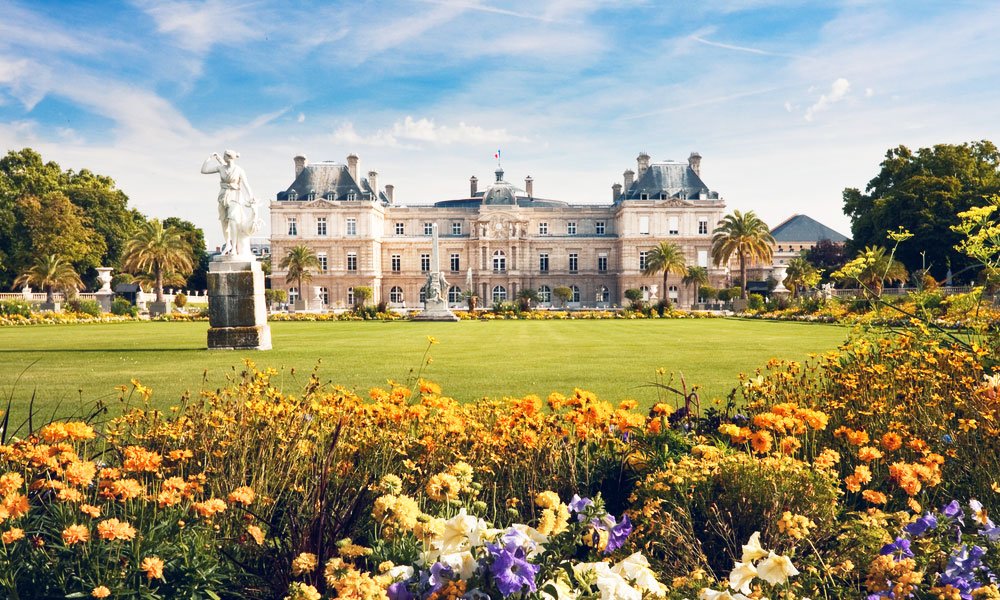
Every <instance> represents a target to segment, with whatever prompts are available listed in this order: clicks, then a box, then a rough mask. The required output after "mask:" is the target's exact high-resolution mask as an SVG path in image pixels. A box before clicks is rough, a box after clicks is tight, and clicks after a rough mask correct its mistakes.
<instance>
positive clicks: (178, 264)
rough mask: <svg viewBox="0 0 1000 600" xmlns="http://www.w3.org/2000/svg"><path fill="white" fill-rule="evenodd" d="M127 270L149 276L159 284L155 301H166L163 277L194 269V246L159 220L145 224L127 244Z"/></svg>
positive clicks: (174, 229) (125, 264) (182, 234)
mask: <svg viewBox="0 0 1000 600" xmlns="http://www.w3.org/2000/svg"><path fill="white" fill-rule="evenodd" d="M122 262H123V264H124V267H125V269H127V270H129V271H131V272H133V273H140V274H142V273H149V274H151V275H152V276H153V278H154V281H155V282H156V301H157V302H163V284H164V276H165V275H167V274H169V273H172V272H175V273H184V274H187V273H190V272H191V269H192V267H193V264H192V262H193V261H192V256H191V246H189V245H188V243H187V240H186V239H185V238H184V232H182V231H181V230H179V229H177V228H164V227H163V223H161V222H160V220H159V219H153V220H151V221H148V222H146V223H145V224H144V225H143V226H142V227H141V228H140V229H139V231H138V232H137V233H136V234H135V235H134V236H133V237H132V239H130V240H129V241H128V244H126V245H125V255H124V259H123V261H122Z"/></svg>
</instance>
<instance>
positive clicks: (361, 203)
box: [270, 153, 728, 309]
mask: <svg viewBox="0 0 1000 600" xmlns="http://www.w3.org/2000/svg"><path fill="white" fill-rule="evenodd" d="M637 167H638V169H637V171H632V170H631V169H629V170H627V171H625V173H624V181H623V184H624V185H623V184H617V183H616V184H615V185H614V186H612V202H610V203H608V204H582V203H579V204H572V203H569V202H566V201H560V200H550V199H543V198H537V197H535V196H534V193H533V188H534V183H535V182H534V180H532V178H531V177H527V178H526V179H525V186H524V189H521V188H518V187H515V186H514V185H513V184H512V183H510V182H508V181H506V180H504V172H503V170H502V169H500V168H499V167H498V168H497V170H496V172H495V179H494V181H493V182H492V183H491V184H490V185H489V186H487V187H485V189H483V190H480V189H479V186H478V179H477V178H475V177H473V178H471V179H470V186H469V194H468V196H465V197H462V198H458V199H454V200H442V201H440V202H437V203H435V204H433V205H409V206H404V205H400V204H397V203H396V202H395V201H394V191H395V190H394V189H393V186H391V185H387V186H385V187H384V188H379V187H378V173H376V172H375V171H370V172H369V173H368V177H367V178H360V177H359V175H358V172H357V169H358V158H357V157H356V156H354V155H351V156H349V157H348V159H347V163H346V164H338V163H328V162H324V163H316V164H309V163H308V161H307V160H306V159H305V157H301V156H299V157H296V158H295V180H294V181H293V183H292V185H291V186H289V188H288V189H287V190H285V191H283V192H280V193H278V196H277V199H276V200H274V201H272V202H271V206H270V208H271V211H270V212H271V232H272V233H271V253H272V256H274V264H273V267H272V285H273V287H276V288H282V289H286V290H288V291H289V293H290V296H293V297H294V296H296V295H297V293H298V290H295V289H294V287H293V286H294V282H286V281H285V273H284V272H283V271H281V270H280V269H279V268H278V263H279V262H280V257H283V256H285V255H286V254H287V252H288V251H289V249H290V248H291V247H293V246H295V245H299V244H305V245H308V246H309V247H311V248H312V249H313V250H314V251H315V252H316V253H317V255H319V256H320V260H321V263H322V264H324V265H325V268H324V269H323V270H322V271H321V272H319V273H315V274H314V275H313V279H312V282H311V283H310V285H312V286H319V287H321V288H322V290H323V291H322V292H321V293H322V295H323V296H324V301H325V305H326V307H327V308H330V309H333V308H344V307H347V306H350V305H351V303H352V301H353V297H352V295H351V291H352V290H353V288H354V287H357V286H368V287H371V288H372V290H373V291H374V296H375V297H374V301H375V302H378V301H381V300H385V301H386V302H388V303H389V304H390V306H392V307H395V308H407V309H416V308H419V307H421V306H422V297H421V294H422V289H423V286H424V285H425V283H426V281H427V272H428V270H429V268H430V255H431V232H432V229H433V227H432V226H433V224H435V223H436V224H437V225H438V229H439V231H440V232H441V234H440V240H441V246H440V247H441V267H442V271H443V272H444V273H445V275H446V277H447V279H448V280H449V282H450V283H451V286H452V287H451V289H450V290H449V293H448V301H449V305H451V306H453V307H456V308H457V307H460V306H464V302H463V301H462V300H461V299H460V298H459V294H460V292H461V291H462V290H465V289H467V288H469V287H471V288H472V289H474V290H475V293H476V295H478V296H479V298H480V306H489V305H491V304H492V302H493V301H494V300H495V299H506V300H514V299H516V298H517V295H518V293H519V292H520V291H521V290H523V289H525V288H529V287H530V288H533V289H536V290H539V292H540V296H541V299H540V302H539V304H540V305H542V306H558V305H559V301H558V300H557V299H556V298H555V296H554V294H553V293H552V291H553V290H554V289H555V288H556V287H558V286H566V287H570V288H571V289H573V290H574V300H573V301H571V302H570V303H569V306H570V307H611V306H622V305H623V304H625V303H626V302H627V300H625V297H624V292H625V290H626V289H629V288H633V287H634V288H646V289H648V290H650V292H651V295H653V296H655V297H664V295H665V296H667V297H669V298H672V299H674V300H675V301H676V302H677V303H679V304H680V305H681V306H690V305H691V304H692V303H693V302H695V301H696V298H695V290H693V289H690V288H688V287H686V286H684V285H682V283H681V281H680V277H678V276H676V275H671V276H670V278H669V279H668V288H669V289H668V290H665V291H664V290H656V293H655V294H652V291H653V290H654V289H655V288H656V287H660V286H661V285H662V275H654V276H643V275H642V273H641V271H642V269H641V261H642V256H641V255H642V253H644V252H648V251H649V250H651V249H652V248H653V247H654V246H655V245H657V244H659V243H660V242H661V241H669V242H675V243H677V244H678V245H679V246H680V247H681V248H682V249H683V251H684V254H685V256H686V258H687V261H688V264H689V265H700V266H705V267H707V268H708V269H709V273H710V278H711V281H712V284H713V285H716V286H719V285H722V284H723V282H724V280H725V278H726V275H727V273H728V271H727V269H726V268H725V267H714V266H712V265H711V258H710V257H711V245H712V230H713V229H714V228H715V227H716V224H717V223H718V221H719V220H720V219H721V218H722V217H723V215H724V211H725V202H724V201H723V200H722V199H721V198H720V197H719V195H718V193H716V192H711V191H709V189H708V187H707V186H706V185H705V184H704V183H703V182H702V180H701V178H700V168H701V157H700V156H699V155H697V153H695V154H692V156H691V157H690V159H689V160H688V161H687V162H675V161H668V162H662V163H653V162H651V161H650V157H649V156H648V155H646V154H645V153H643V154H640V155H639V157H638V159H637Z"/></svg>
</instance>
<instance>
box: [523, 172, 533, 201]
mask: <svg viewBox="0 0 1000 600" xmlns="http://www.w3.org/2000/svg"><path fill="white" fill-rule="evenodd" d="M534 183H535V180H534V179H532V178H531V175H528V176H527V177H525V178H524V191H525V192H527V194H528V197H529V198H533V197H534V196H535V194H534V185H532V184H534Z"/></svg>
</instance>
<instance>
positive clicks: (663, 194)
mask: <svg viewBox="0 0 1000 600" xmlns="http://www.w3.org/2000/svg"><path fill="white" fill-rule="evenodd" d="M666 199H667V193H666V192H660V200H666Z"/></svg>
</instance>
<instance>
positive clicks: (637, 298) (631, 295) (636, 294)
mask: <svg viewBox="0 0 1000 600" xmlns="http://www.w3.org/2000/svg"><path fill="white" fill-rule="evenodd" d="M625 298H626V299H628V301H629V302H631V303H632V304H633V305H637V304H639V303H640V302H642V290H640V289H639V288H629V289H627V290H625Z"/></svg>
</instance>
